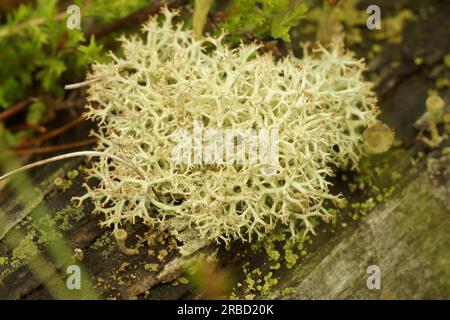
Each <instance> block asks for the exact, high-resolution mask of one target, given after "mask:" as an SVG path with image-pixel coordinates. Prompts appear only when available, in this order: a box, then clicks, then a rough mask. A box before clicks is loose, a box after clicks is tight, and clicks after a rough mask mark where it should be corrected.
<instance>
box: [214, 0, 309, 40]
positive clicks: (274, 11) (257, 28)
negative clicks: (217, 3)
mask: <svg viewBox="0 0 450 320" xmlns="http://www.w3.org/2000/svg"><path fill="white" fill-rule="evenodd" d="M307 11H308V7H307V6H306V5H305V4H304V3H302V2H301V1H299V0H235V1H232V3H231V6H230V8H229V9H228V10H227V17H226V20H225V21H224V22H223V23H222V24H221V27H222V28H224V29H226V30H227V31H228V32H229V34H230V37H231V42H239V41H240V40H241V39H242V36H243V35H245V34H247V33H250V34H252V36H254V37H256V38H259V39H264V38H267V37H272V38H275V39H282V40H284V41H287V42H289V41H290V40H291V38H290V36H289V32H290V30H291V29H292V28H293V27H296V26H298V25H299V23H300V21H301V20H302V19H303V18H305V14H306V12H307Z"/></svg>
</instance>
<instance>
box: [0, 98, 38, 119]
mask: <svg viewBox="0 0 450 320" xmlns="http://www.w3.org/2000/svg"><path fill="white" fill-rule="evenodd" d="M30 100H31V99H25V100H22V101H20V102H18V103H17V104H16V105H15V106H14V107H12V108H9V109H7V110H5V111H2V112H0V121H5V120H7V119H9V118H11V117H12V116H13V115H15V114H16V113H18V112H20V111H22V110H23V109H25V107H26V106H28V103H29V102H30Z"/></svg>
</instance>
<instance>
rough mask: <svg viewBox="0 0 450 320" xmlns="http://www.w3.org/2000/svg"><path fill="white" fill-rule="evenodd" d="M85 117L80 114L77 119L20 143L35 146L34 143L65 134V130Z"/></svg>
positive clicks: (22, 145) (25, 145) (24, 145)
mask: <svg viewBox="0 0 450 320" xmlns="http://www.w3.org/2000/svg"><path fill="white" fill-rule="evenodd" d="M83 120H84V118H83V117H82V116H78V117H76V118H75V119H72V120H71V121H69V122H67V123H66V124H64V125H63V126H61V127H59V128H56V129H54V130H52V131H50V132H47V133H46V134H43V135H41V136H39V137H37V138H35V139H32V140H29V141H25V142H24V143H22V144H21V145H20V147H21V148H22V147H29V146H33V145H38V144H40V143H42V142H44V141H47V140H49V139H51V138H54V137H57V136H59V135H61V134H63V133H64V132H66V131H67V130H69V129H71V128H73V127H75V126H76V125H77V124H79V123H81V122H83Z"/></svg>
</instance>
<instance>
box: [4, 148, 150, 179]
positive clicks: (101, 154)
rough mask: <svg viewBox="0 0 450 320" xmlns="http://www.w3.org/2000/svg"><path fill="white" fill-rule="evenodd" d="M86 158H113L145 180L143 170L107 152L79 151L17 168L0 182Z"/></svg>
mask: <svg viewBox="0 0 450 320" xmlns="http://www.w3.org/2000/svg"><path fill="white" fill-rule="evenodd" d="M84 156H88V157H108V158H111V159H113V160H115V161H117V162H120V163H122V164H124V165H126V166H129V167H130V168H131V169H133V170H134V171H136V173H137V174H139V176H140V177H141V178H144V174H143V173H142V172H141V170H139V169H138V168H137V167H135V166H134V165H132V164H131V163H129V162H127V161H125V160H123V159H122V158H119V157H117V156H115V155H113V154H109V153H107V152H101V151H78V152H71V153H66V154H62V155H60V156H56V157H52V158H48V159H44V160H40V161H36V162H33V163H30V164H27V165H25V166H23V167H20V168H17V169H15V170H13V171H10V172H8V173H6V174H4V175H3V176H1V177H0V181H2V180H4V179H6V178H8V177H10V176H12V175H15V174H17V173H20V172H23V171H26V170H29V169H32V168H36V167H39V166H42V165H44V164H47V163H51V162H55V161H59V160H65V159H69V158H75V157H84Z"/></svg>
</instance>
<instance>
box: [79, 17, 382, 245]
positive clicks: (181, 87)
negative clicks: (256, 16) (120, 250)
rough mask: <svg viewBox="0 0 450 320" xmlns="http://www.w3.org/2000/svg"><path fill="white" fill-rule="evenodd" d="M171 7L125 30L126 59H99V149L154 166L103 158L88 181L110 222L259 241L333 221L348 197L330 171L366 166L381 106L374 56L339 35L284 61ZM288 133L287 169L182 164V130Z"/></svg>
mask: <svg viewBox="0 0 450 320" xmlns="http://www.w3.org/2000/svg"><path fill="white" fill-rule="evenodd" d="M174 16H175V13H174V12H171V11H169V10H167V9H165V10H164V11H163V17H162V18H163V19H162V22H158V21H160V20H158V19H161V17H160V18H152V19H151V20H150V21H149V22H148V23H147V24H145V25H144V26H143V31H144V32H145V39H144V40H142V39H140V38H138V37H130V38H127V37H122V38H121V41H122V47H123V57H122V58H119V57H117V56H115V55H114V54H111V57H112V62H110V63H107V64H95V65H94V66H93V74H92V75H91V78H92V79H93V78H98V79H100V81H97V82H93V83H92V84H91V86H90V88H89V91H88V94H89V104H88V106H87V109H88V111H87V112H86V114H85V115H86V117H87V118H89V119H93V120H96V121H97V122H98V124H99V132H98V133H96V134H95V135H96V136H97V137H98V139H99V145H98V150H102V151H105V152H108V153H110V154H113V155H116V156H118V157H121V158H123V159H126V160H127V161H129V162H130V163H132V164H134V166H136V167H138V168H140V169H142V171H143V172H145V178H142V177H140V176H139V175H138V174H137V173H136V172H135V171H133V170H132V169H131V168H130V167H129V166H126V165H123V164H121V163H116V162H110V161H109V160H108V159H100V160H99V161H97V162H94V163H93V167H92V168H91V169H89V177H90V178H97V179H99V181H100V182H99V185H98V187H96V188H90V187H89V186H87V185H86V189H87V193H86V194H85V195H84V196H82V197H80V198H79V200H80V201H82V200H84V199H87V198H90V199H91V200H92V201H93V203H94V205H95V212H97V213H101V214H103V215H104V217H105V219H104V222H103V223H104V225H107V226H113V227H114V228H115V229H118V228H119V226H120V225H121V224H123V223H125V222H131V223H137V222H139V223H144V224H146V225H149V226H154V227H155V228H159V229H167V230H169V231H170V232H171V233H172V234H174V235H175V236H177V237H178V239H179V240H181V241H188V240H189V239H204V240H207V241H210V240H216V241H220V240H224V241H225V242H228V241H230V240H233V239H241V240H244V241H247V240H248V241H250V240H252V239H256V238H261V237H263V236H264V235H266V234H267V233H269V232H271V231H272V230H273V229H274V228H275V226H277V225H285V226H286V228H287V229H288V230H289V231H290V232H291V233H292V236H293V237H299V236H302V235H304V234H306V233H308V232H314V230H313V225H312V220H311V219H312V218H313V217H317V218H320V219H325V220H326V219H327V218H328V217H329V216H328V213H327V211H326V210H325V209H324V206H323V203H324V201H325V200H326V199H331V200H336V199H337V197H336V196H335V195H333V194H331V193H330V191H329V186H330V183H329V181H327V179H328V177H329V176H330V175H332V174H333V169H334V168H335V167H355V166H356V165H357V163H358V160H359V158H360V157H361V155H362V153H363V150H362V143H361V142H362V131H363V130H364V128H366V127H368V126H370V125H373V124H375V123H376V115H377V113H378V109H377V107H376V106H375V105H376V99H375V96H374V94H373V92H372V91H371V85H370V84H369V83H367V82H364V81H363V79H362V72H363V70H364V64H363V63H362V61H359V60H356V59H355V58H354V57H353V56H352V55H351V54H350V53H348V52H344V50H343V48H342V47H341V46H340V45H338V44H333V46H332V47H331V48H330V49H329V50H327V49H325V48H323V47H321V46H318V47H317V48H316V49H314V50H308V49H307V48H306V47H305V49H304V57H303V58H302V59H298V58H295V57H293V56H288V57H286V58H284V59H282V60H280V61H274V58H273V57H272V56H271V55H269V54H260V53H259V52H258V49H259V47H258V46H257V45H246V46H241V47H239V48H236V49H230V48H229V47H227V46H226V45H225V44H224V43H223V37H219V38H212V37H207V38H203V39H197V38H196V37H194V35H193V32H192V31H186V30H184V29H183V27H182V26H181V25H174V23H173V18H174ZM196 121H197V123H198V122H200V123H202V124H203V126H204V129H205V130H206V129H208V128H221V129H230V128H233V129H255V130H258V129H263V128H278V130H279V159H278V160H279V164H280V166H279V169H278V172H277V174H275V175H265V174H262V173H261V168H262V167H263V165H262V164H258V163H256V164H240V165H236V164H215V165H211V164H208V165H206V164H190V165H180V164H176V163H175V162H174V161H173V160H172V158H171V151H172V150H173V148H174V147H175V144H176V142H175V141H173V139H172V138H171V137H172V134H173V133H174V132H175V130H177V129H180V128H182V129H186V130H187V131H189V132H192V131H193V126H194V123H195V122H196Z"/></svg>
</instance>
